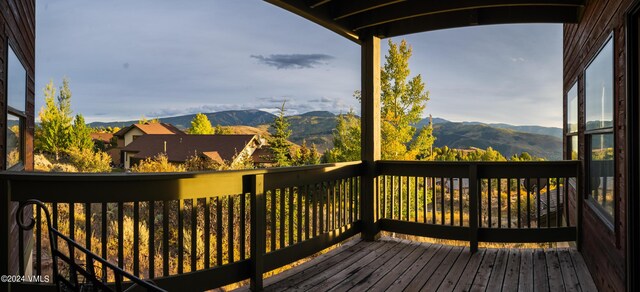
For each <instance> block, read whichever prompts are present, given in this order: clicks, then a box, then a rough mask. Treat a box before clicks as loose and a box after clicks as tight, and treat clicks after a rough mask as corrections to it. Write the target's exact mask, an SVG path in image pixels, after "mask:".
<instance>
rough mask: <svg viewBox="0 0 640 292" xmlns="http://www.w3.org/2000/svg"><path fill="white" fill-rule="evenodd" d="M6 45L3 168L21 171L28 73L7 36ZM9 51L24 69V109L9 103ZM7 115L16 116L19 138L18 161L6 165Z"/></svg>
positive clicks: (24, 153) (24, 150)
mask: <svg viewBox="0 0 640 292" xmlns="http://www.w3.org/2000/svg"><path fill="white" fill-rule="evenodd" d="M5 43H6V45H5V52H6V53H5V60H7V62H5V78H6V79H5V80H6V82H5V86H4V87H5V88H4V92H6V95H5V112H4V116H5V117H4V118H5V134H4V135H5V141H4V144H5V147H4V161H5V167H4V169H5V170H10V171H21V170H24V168H25V163H24V160H25V158H26V144H25V142H26V139H25V132H26V126H27V123H26V121H27V113H26V110H27V91H28V81H29V80H28V78H29V77H28V73H27V69H26V68H27V67H26V66H25V65H24V63H23V62H22V60H21V59H20V56H18V54H16V50H14V49H13V46H12V45H11V44H10V41H9V39H8V38H7V39H6V41H5ZM10 52H13V54H14V55H15V56H16V59H18V61H19V62H20V65H21V66H22V68H23V69H24V71H25V74H24V78H25V82H24V85H25V88H24V109H25V110H24V111H21V110H19V109H16V108H14V107H12V106H10V105H9V91H8V88H9V69H10V68H9V54H10ZM9 115H12V116H15V117H17V118H18V120H19V123H18V127H19V131H20V133H19V135H20V137H19V139H20V161H19V162H18V163H17V164H15V165H12V166H10V167H9V165H8V161H7V157H8V154H9V148H8V147H7V145H6V143H7V137H6V131H7V130H8V128H9V124H8V117H9Z"/></svg>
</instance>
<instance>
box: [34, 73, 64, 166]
mask: <svg viewBox="0 0 640 292" xmlns="http://www.w3.org/2000/svg"><path fill="white" fill-rule="evenodd" d="M44 100H45V106H44V107H43V108H42V109H40V113H39V114H38V116H39V118H40V125H39V126H37V128H36V135H35V141H34V143H35V147H36V149H38V150H39V151H43V152H48V153H52V154H54V155H55V157H56V160H59V159H60V153H62V152H63V151H64V150H66V149H67V148H68V147H69V144H70V140H71V139H70V136H71V135H70V133H71V90H70V89H69V81H68V80H67V79H66V78H65V79H64V80H63V86H62V87H61V88H60V94H59V95H58V96H57V97H56V89H55V87H54V85H53V81H50V82H49V83H48V84H47V85H46V86H45V88H44ZM56 101H57V103H56Z"/></svg>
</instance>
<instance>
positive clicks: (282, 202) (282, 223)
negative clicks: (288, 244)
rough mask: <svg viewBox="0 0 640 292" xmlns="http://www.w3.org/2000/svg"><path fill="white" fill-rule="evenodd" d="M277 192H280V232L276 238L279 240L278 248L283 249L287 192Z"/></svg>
mask: <svg viewBox="0 0 640 292" xmlns="http://www.w3.org/2000/svg"><path fill="white" fill-rule="evenodd" d="M278 191H279V192H280V198H279V200H280V214H279V215H280V232H278V238H279V239H280V245H279V246H278V248H283V247H284V239H285V235H286V234H285V233H284V227H285V224H286V223H285V221H284V219H285V218H287V217H286V216H287V212H286V211H285V202H286V201H285V199H286V198H287V191H286V188H284V189H278Z"/></svg>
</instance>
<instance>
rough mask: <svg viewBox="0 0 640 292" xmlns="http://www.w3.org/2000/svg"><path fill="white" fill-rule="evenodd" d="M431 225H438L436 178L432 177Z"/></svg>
mask: <svg viewBox="0 0 640 292" xmlns="http://www.w3.org/2000/svg"><path fill="white" fill-rule="evenodd" d="M431 205H432V206H431V217H432V218H431V224H436V178H435V177H431Z"/></svg>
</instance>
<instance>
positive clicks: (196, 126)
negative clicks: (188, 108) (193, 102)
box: [187, 113, 215, 135]
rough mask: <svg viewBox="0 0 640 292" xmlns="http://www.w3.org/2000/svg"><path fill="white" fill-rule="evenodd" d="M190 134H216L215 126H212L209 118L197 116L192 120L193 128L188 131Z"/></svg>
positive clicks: (203, 115)
mask: <svg viewBox="0 0 640 292" xmlns="http://www.w3.org/2000/svg"><path fill="white" fill-rule="evenodd" d="M187 133H189V134H197V135H210V134H214V133H215V131H214V129H213V126H211V122H210V121H209V118H208V117H207V116H206V115H205V114H202V113H198V114H196V116H195V117H194V118H193V120H191V127H190V128H189V130H187Z"/></svg>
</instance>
